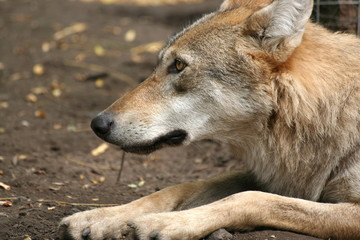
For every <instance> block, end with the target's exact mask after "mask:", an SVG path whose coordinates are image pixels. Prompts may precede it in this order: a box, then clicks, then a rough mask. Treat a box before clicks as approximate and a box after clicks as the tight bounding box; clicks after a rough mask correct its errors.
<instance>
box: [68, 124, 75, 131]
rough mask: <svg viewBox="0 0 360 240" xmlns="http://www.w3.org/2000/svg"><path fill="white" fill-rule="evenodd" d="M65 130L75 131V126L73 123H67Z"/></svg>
mask: <svg viewBox="0 0 360 240" xmlns="http://www.w3.org/2000/svg"><path fill="white" fill-rule="evenodd" d="M66 130H68V131H70V132H76V131H77V127H76V126H75V125H68V126H67V128H66Z"/></svg>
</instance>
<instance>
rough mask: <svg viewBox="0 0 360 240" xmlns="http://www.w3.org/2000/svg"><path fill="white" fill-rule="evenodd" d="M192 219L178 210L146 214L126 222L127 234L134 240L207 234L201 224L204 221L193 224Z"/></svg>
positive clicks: (169, 239) (190, 239)
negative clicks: (128, 232)
mask: <svg viewBox="0 0 360 240" xmlns="http://www.w3.org/2000/svg"><path fill="white" fill-rule="evenodd" d="M192 220H193V218H191V217H190V216H188V215H185V214H179V213H178V212H168V213H154V214H147V215H144V216H141V217H138V218H135V219H134V220H133V221H131V222H129V223H128V226H129V229H130V232H131V233H130V234H129V235H132V236H133V238H132V239H136V240H174V239H187V240H197V239H200V238H202V237H204V236H206V235H208V234H209V232H208V229H206V230H205V229H204V228H203V226H202V225H204V226H206V225H207V223H206V222H204V223H197V224H193V222H192ZM205 228H206V227H205Z"/></svg>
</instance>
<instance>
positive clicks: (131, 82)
mask: <svg viewBox="0 0 360 240" xmlns="http://www.w3.org/2000/svg"><path fill="white" fill-rule="evenodd" d="M63 64H64V65H65V66H69V67H77V68H84V69H88V70H91V71H97V72H109V74H110V75H111V76H113V77H115V78H117V79H119V80H121V81H124V82H126V83H127V84H129V85H130V86H136V85H137V83H136V81H135V80H134V79H133V78H131V77H129V76H128V75H126V74H124V73H121V72H116V71H110V70H109V69H107V68H105V67H103V66H100V65H96V64H91V63H84V62H76V61H71V60H66V61H64V62H63Z"/></svg>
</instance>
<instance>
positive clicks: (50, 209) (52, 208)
mask: <svg viewBox="0 0 360 240" xmlns="http://www.w3.org/2000/svg"><path fill="white" fill-rule="evenodd" d="M55 208H56V207H48V208H47V210H49V211H52V210H55Z"/></svg>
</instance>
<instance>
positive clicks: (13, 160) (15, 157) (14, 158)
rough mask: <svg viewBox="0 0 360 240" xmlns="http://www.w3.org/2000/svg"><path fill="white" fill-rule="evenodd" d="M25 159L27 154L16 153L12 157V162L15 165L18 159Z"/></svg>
mask: <svg viewBox="0 0 360 240" xmlns="http://www.w3.org/2000/svg"><path fill="white" fill-rule="evenodd" d="M25 159H27V156H26V155H24V154H16V155H15V156H14V157H13V159H12V164H13V165H17V164H18V162H19V160H25Z"/></svg>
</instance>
